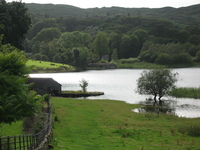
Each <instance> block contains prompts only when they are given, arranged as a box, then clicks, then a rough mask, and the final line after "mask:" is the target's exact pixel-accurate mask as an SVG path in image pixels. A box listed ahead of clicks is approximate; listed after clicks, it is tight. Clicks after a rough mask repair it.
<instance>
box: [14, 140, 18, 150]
mask: <svg viewBox="0 0 200 150" xmlns="http://www.w3.org/2000/svg"><path fill="white" fill-rule="evenodd" d="M14 147H15V150H16V149H17V145H16V137H14Z"/></svg>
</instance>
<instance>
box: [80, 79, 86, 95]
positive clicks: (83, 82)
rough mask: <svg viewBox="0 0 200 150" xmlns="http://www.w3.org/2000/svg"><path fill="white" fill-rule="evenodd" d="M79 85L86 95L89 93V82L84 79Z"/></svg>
mask: <svg viewBox="0 0 200 150" xmlns="http://www.w3.org/2000/svg"><path fill="white" fill-rule="evenodd" d="M79 85H80V87H81V89H82V91H83V92H84V93H85V92H87V86H88V81H86V80H85V79H82V80H81V81H80V84H79Z"/></svg>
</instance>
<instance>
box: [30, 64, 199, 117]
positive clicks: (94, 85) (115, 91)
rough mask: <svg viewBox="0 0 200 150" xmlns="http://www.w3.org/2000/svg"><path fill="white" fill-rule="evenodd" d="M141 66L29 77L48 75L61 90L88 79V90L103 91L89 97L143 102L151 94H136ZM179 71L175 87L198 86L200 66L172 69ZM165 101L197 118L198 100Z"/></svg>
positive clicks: (46, 74) (78, 88) (68, 88)
mask: <svg viewBox="0 0 200 150" xmlns="http://www.w3.org/2000/svg"><path fill="white" fill-rule="evenodd" d="M142 71H144V69H114V70H90V71H84V72H69V73H44V74H30V77H50V78H53V79H54V80H56V81H57V82H59V83H60V84H62V90H81V88H80V86H79V84H80V81H81V80H82V79H85V80H87V81H88V83H89V85H88V88H87V89H88V91H98V92H104V93H105V94H104V95H102V96H98V97H89V98H88V99H112V100H120V101H125V102H127V103H131V104H138V103H141V102H144V101H145V99H146V98H149V97H151V96H148V95H140V94H138V93H136V87H137V85H136V83H137V79H138V78H139V77H140V73H141V72H142ZM173 72H177V73H178V74H179V81H178V82H177V84H176V85H177V86H178V87H200V68H182V69H173ZM163 99H165V100H174V101H175V103H176V106H175V113H176V115H178V116H182V117H188V118H195V117H200V100H198V99H188V98H172V97H164V98H163Z"/></svg>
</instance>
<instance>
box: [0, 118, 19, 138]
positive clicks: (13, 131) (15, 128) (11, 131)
mask: <svg viewBox="0 0 200 150" xmlns="http://www.w3.org/2000/svg"><path fill="white" fill-rule="evenodd" d="M15 135H22V121H17V122H14V123H12V124H5V123H1V124H0V136H3V137H4V136H15Z"/></svg>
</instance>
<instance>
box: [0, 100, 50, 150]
mask: <svg viewBox="0 0 200 150" xmlns="http://www.w3.org/2000/svg"><path fill="white" fill-rule="evenodd" d="M47 103H48V121H47V124H46V126H45V128H44V129H43V130H41V131H40V132H39V133H36V134H32V135H20V136H7V137H0V150H48V144H49V143H50V140H51V136H52V118H51V114H52V113H51V105H50V103H49V101H48V102H47Z"/></svg>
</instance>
